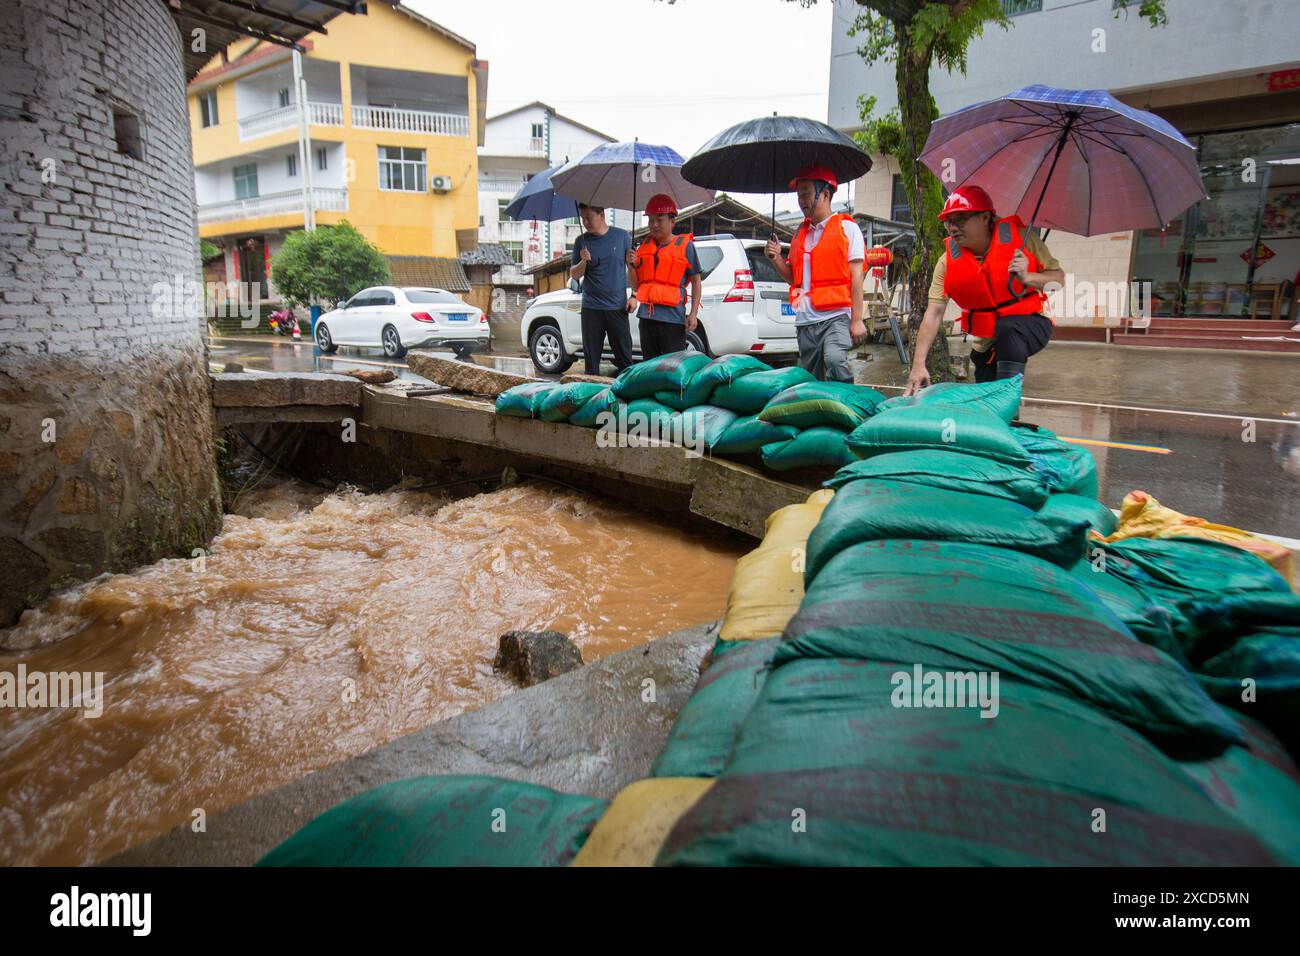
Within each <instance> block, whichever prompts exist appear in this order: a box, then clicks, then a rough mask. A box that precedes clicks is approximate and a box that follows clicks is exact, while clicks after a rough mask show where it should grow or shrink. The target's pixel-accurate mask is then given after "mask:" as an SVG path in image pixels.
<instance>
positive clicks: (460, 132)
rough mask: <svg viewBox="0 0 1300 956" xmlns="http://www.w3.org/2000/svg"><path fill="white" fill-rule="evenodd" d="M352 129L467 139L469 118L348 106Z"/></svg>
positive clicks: (419, 111) (391, 108)
mask: <svg viewBox="0 0 1300 956" xmlns="http://www.w3.org/2000/svg"><path fill="white" fill-rule="evenodd" d="M352 125H353V127H354V128H356V129H385V130H393V131H394V132H400V133H429V134H431V135H433V136H468V135H469V117H468V116H458V115H456V114H454V113H429V112H426V111H424V110H399V109H394V108H393V107H390V106H359V105H356V104H353V106H352Z"/></svg>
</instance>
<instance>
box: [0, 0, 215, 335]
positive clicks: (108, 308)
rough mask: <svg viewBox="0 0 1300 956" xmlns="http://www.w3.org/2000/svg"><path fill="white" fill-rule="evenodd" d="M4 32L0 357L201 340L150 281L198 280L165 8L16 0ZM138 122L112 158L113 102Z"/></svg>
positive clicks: (106, 0) (180, 88) (175, 52)
mask: <svg viewBox="0 0 1300 956" xmlns="http://www.w3.org/2000/svg"><path fill="white" fill-rule="evenodd" d="M4 19H5V24H6V25H5V27H4V28H3V30H2V31H0V76H3V83H2V84H0V86H2V87H3V91H2V92H0V106H2V107H5V109H4V110H3V111H2V112H0V140H3V145H2V146H0V288H3V289H5V290H7V291H9V292H13V293H14V294H15V297H14V298H10V297H9V295H5V297H4V300H3V302H0V354H3V353H5V352H9V351H11V350H17V351H19V352H25V353H61V352H76V353H84V352H102V351H105V350H126V349H130V348H138V347H142V346H152V345H178V344H185V345H192V346H194V347H199V346H200V345H201V342H202V340H201V338H200V329H201V323H200V322H199V321H198V320H197V317H192V316H189V317H187V316H186V315H185V314H184V312H183V311H182V310H179V309H176V308H168V309H165V310H163V311H162V312H161V313H159V314H157V315H155V310H154V308H153V304H154V303H153V299H154V296H153V294H152V291H151V290H152V288H153V286H154V284H155V283H156V282H167V283H173V282H174V281H175V279H176V277H177V276H180V277H181V279H182V281H189V280H196V279H197V278H198V275H199V264H198V240H197V237H196V230H195V219H194V179H193V173H192V170H191V164H190V156H191V152H190V139H189V120H188V116H187V115H186V107H185V102H186V101H185V82H184V77H183V74H182V66H181V56H180V40H179V37H178V35H177V29H176V26H175V24H174V22H173V21H172V19H171V17H170V15H169V14H168V13H167V9H166V7H165V5H164V4H162V3H159V2H158V0H15V3H14V4H12V5H10V6H9V8H8V9H6V11H5V14H4ZM114 102H119V103H121V104H123V105H124V106H126V107H127V108H129V109H130V110H132V111H133V112H135V113H136V114H137V115H138V116H139V118H140V130H141V138H142V140H143V144H144V158H143V160H137V159H134V158H132V157H130V156H127V155H124V154H122V153H120V152H118V150H117V149H116V144H115V136H114V130H113V114H112V106H111V104H112V103H114Z"/></svg>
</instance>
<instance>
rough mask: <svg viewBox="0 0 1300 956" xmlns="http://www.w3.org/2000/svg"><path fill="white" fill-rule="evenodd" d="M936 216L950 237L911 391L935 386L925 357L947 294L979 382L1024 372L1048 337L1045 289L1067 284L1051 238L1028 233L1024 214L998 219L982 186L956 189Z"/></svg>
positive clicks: (1049, 325) (921, 331) (937, 267)
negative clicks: (1050, 248) (955, 308)
mask: <svg viewBox="0 0 1300 956" xmlns="http://www.w3.org/2000/svg"><path fill="white" fill-rule="evenodd" d="M939 218H940V219H941V220H943V223H944V225H945V226H946V227H947V231H948V238H947V239H946V240H945V241H944V254H943V256H942V258H940V259H939V261H938V262H937V263H935V267H934V279H933V281H932V282H931V283H930V296H929V299H930V303H929V306H928V308H927V309H926V310H925V318H924V319H922V320H921V328H920V329H919V331H918V332H917V336H916V349H915V351H914V354H913V356H912V371H911V374H910V375H909V376H908V380H907V391H906V393H905V394H907V395H914V394H915V393H916V392H917V391H919V390H920V389H922V388H925V387H926V386H927V385H929V384H930V373H929V372H927V371H926V369H925V358H926V356H927V355H928V354H929V352H930V346H931V345H932V344H933V343H934V337H935V336H936V335H937V334H938V332H939V326H940V324H941V323H942V321H943V314H944V311H945V309H946V308H947V306H948V300H949V299H952V300H953V301H954V302H956V303H957V305H959V306H961V309H962V313H961V319H960V323H961V327H962V330H963V331H965V332H966V333H968V334H969V335H970V336H971V353H970V354H971V363H972V364H973V365H974V367H975V381H977V382H990V381H993V380H994V379H999V378H1011V377H1012V376H1015V375H1021V374H1024V371H1025V363H1026V362H1028V360H1029V356H1031V355H1034V354H1036V353H1037V352H1039V351H1041V350H1042V348H1043V346H1045V345H1046V344H1047V343H1048V341H1050V340H1051V338H1052V320H1051V319H1050V318H1048V317H1047V315H1046V310H1047V297H1046V296H1045V295H1044V293H1043V288H1044V287H1045V286H1046V285H1048V284H1049V283H1057V284H1064V282H1065V273H1064V272H1063V271H1062V270H1061V264H1060V263H1059V262H1057V261H1056V258H1055V257H1054V256H1053V255H1052V254H1051V252H1049V251H1048V248H1047V244H1046V243H1044V242H1043V240H1042V239H1040V238H1039V237H1038V236H1037V235H1035V234H1034V233H1031V232H1028V230H1026V228H1025V224H1024V223H1023V222H1022V221H1021V220H1020V217H1019V216H1006V217H1002V218H999V217H998V215H997V213H996V212H994V211H993V200H992V199H990V198H989V194H988V193H986V192H985V191H984V190H983V189H981V188H980V187H978V186H962V187H961V188H959V189H957V190H956V191H955V192H953V194H952V195H951V196H949V197H948V200H947V202H945V203H944V206H943V212H941V213H940V214H939ZM1013 277H1014V281H1013Z"/></svg>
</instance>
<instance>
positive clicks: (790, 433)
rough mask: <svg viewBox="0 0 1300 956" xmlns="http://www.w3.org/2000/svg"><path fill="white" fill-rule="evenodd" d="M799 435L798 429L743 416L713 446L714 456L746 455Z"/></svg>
mask: <svg viewBox="0 0 1300 956" xmlns="http://www.w3.org/2000/svg"><path fill="white" fill-rule="evenodd" d="M797 434H799V429H797V428H792V427H790V426H789V425H773V424H770V423H769V422H765V421H763V420H762V419H760V418H759V417H758V415H745V416H743V417H741V418H737V419H736V420H735V421H734V422H732V423H731V425H729V426H728V427H727V430H726V431H725V432H723V433H722V437H721V438H719V439H718V442H717V444H715V445H714V446H713V453H714V454H715V455H746V454H749V453H750V452H756V451H758V450H759V449H761V448H762V447H763V446H764V445H770V444H772V443H773V442H780V441H785V440H786V439H787V438H793V437H794V436H795V435H797Z"/></svg>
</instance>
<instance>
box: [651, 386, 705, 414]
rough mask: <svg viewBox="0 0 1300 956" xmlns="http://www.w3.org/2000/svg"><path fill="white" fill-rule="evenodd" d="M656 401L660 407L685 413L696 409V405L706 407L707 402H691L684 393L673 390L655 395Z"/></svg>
mask: <svg viewBox="0 0 1300 956" xmlns="http://www.w3.org/2000/svg"><path fill="white" fill-rule="evenodd" d="M653 398H654V400H655V401H656V402H658V403H659V404H660V405H667V406H668V407H669V408H671V409H674V410H675V411H679V412H684V411H686V409H688V408H694V407H695V406H696V405H705V404H708V403H707V402H693V401H690V400H689V399H688V398H687V397H686V396H685V395H684V394H683V393H682V392H677V391H674V390H672V389H664V390H662V391H658V392H655V393H654V396H653Z"/></svg>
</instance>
